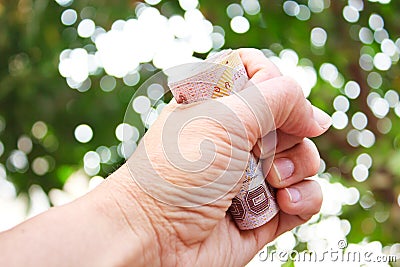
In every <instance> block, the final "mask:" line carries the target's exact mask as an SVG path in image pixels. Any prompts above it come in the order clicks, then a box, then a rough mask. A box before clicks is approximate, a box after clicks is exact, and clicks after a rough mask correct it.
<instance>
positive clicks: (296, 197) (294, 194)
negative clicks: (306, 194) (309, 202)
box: [285, 187, 301, 203]
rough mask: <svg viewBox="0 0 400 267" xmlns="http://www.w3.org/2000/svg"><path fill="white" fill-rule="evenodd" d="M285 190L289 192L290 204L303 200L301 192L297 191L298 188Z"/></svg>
mask: <svg viewBox="0 0 400 267" xmlns="http://www.w3.org/2000/svg"><path fill="white" fill-rule="evenodd" d="M285 189H286V192H287V193H288V195H289V198H290V202H292V203H296V202H299V201H300V199H301V194H300V191H299V190H297V189H296V188H292V187H287V188H285Z"/></svg>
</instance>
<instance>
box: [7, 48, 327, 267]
mask: <svg viewBox="0 0 400 267" xmlns="http://www.w3.org/2000/svg"><path fill="white" fill-rule="evenodd" d="M239 52H240V56H241V58H242V61H243V62H244V65H245V67H246V70H247V73H248V75H249V77H251V83H249V84H248V85H247V87H246V88H245V89H244V90H243V91H242V92H241V93H240V94H239V95H233V96H229V97H224V98H221V99H218V100H213V101H205V102H203V103H201V104H199V103H195V104H189V105H178V104H176V103H175V102H171V103H170V104H169V105H168V106H167V107H166V108H164V110H163V112H162V114H161V115H160V117H159V118H158V119H157V121H156V122H155V123H154V124H153V126H152V127H151V128H150V129H149V131H148V132H147V133H146V135H145V136H144V138H143V139H142V141H141V143H140V144H139V146H138V148H137V149H136V151H135V153H134V154H133V155H132V157H131V158H130V159H128V161H127V162H126V163H125V164H124V165H123V166H121V167H120V168H119V169H118V170H117V171H115V172H114V173H113V174H111V175H110V176H109V177H108V178H107V179H106V180H105V181H104V182H103V183H102V184H101V185H99V186H98V187H97V188H95V189H94V190H93V191H91V192H90V193H88V194H86V195H85V196H83V197H81V198H79V199H77V200H75V201H74V202H72V203H69V204H67V205H64V206H60V207H54V208H51V209H50V210H49V211H47V212H45V213H42V214H40V215H38V216H36V217H34V218H32V219H30V220H28V221H26V222H24V223H22V224H20V225H18V226H16V227H14V228H12V229H10V230H8V231H6V232H3V233H1V234H0V251H1V252H2V257H0V266H243V265H245V264H246V263H247V262H248V261H250V259H251V258H252V257H253V256H254V255H255V254H256V253H257V252H258V251H259V250H260V249H261V248H262V247H263V246H264V245H265V244H266V243H268V242H270V241H272V240H274V239H275V238H276V237H277V236H279V235H280V234H282V233H284V232H286V231H288V230H290V229H292V228H294V227H296V226H298V225H300V224H302V223H304V222H306V221H307V220H309V219H310V218H311V216H312V215H313V214H316V213H317V212H318V211H319V209H320V207H321V202H322V193H321V189H320V187H319V185H318V183H317V182H315V181H313V180H309V179H307V177H310V176H312V175H314V174H316V172H317V170H318V167H319V154H318V151H317V149H316V147H315V145H314V144H313V143H312V141H310V140H309V139H307V137H315V136H318V135H321V134H322V133H323V132H325V131H326V130H327V129H328V127H329V126H330V123H331V122H330V118H329V116H328V115H326V114H325V113H323V112H322V111H320V110H318V109H317V108H315V107H313V106H312V105H311V104H310V103H309V102H308V101H307V100H306V99H305V98H304V96H303V93H302V91H301V88H300V87H299V85H298V84H296V83H295V82H294V81H293V80H292V79H290V78H288V77H282V76H281V75H280V73H279V71H278V69H277V68H276V67H275V66H274V65H273V64H272V63H271V62H270V61H269V60H268V59H266V58H265V57H264V55H263V54H262V53H261V52H260V51H258V50H255V49H240V50H239ZM254 85H256V86H254ZM254 95H258V97H254ZM247 104H250V106H251V107H252V108H249V105H247ZM227 107H228V108H229V109H227ZM204 114H208V115H210V116H211V117H206V118H205V117H202V118H199V119H196V120H193V121H192V122H191V123H189V124H187V125H186V126H185V127H184V128H183V129H182V130H181V131H180V132H179V139H178V138H177V139H172V140H169V139H168V140H166V141H165V140H164V139H163V134H165V133H171V132H174V131H175V130H176V127H177V125H179V123H171V121H174V122H177V121H178V122H181V123H184V122H185V120H186V121H187V118H188V117H195V116H196V115H204ZM233 118H234V119H233ZM180 120H181V121H180ZM272 122H274V123H272ZM179 129H180V128H179ZM271 132H272V133H276V142H275V144H276V146H272V148H276V152H275V155H274V153H273V149H272V151H271V143H270V142H268V140H270V139H268V138H267V139H266V140H264V142H261V140H263V138H264V139H265V138H266V136H268V134H270V133H271ZM169 136H170V135H169ZM176 144H178V146H177V147H178V148H179V149H180V150H179V152H180V154H179V155H177V153H175V152H174V151H177V150H176V149H175V146H176ZM252 151H253V152H254V153H255V154H256V155H257V157H260V158H261V159H266V160H265V161H263V162H264V163H263V168H264V173H266V174H267V175H266V179H267V181H268V182H269V183H270V184H271V185H272V186H273V187H275V188H277V194H276V197H277V202H278V204H279V206H280V208H281V210H280V212H279V213H278V214H277V215H276V216H275V217H274V218H273V219H272V220H271V221H270V222H268V223H267V224H265V225H263V226H261V227H259V228H256V229H254V230H248V231H240V230H239V229H238V228H237V226H236V224H235V223H234V221H233V220H232V218H231V217H230V215H229V214H228V213H227V210H228V208H229V206H230V204H231V201H232V198H233V197H234V196H235V195H236V194H237V192H238V191H239V189H240V182H241V181H242V180H243V178H244V173H243V171H244V169H245V167H246V163H247V161H248V158H249V155H250V152H252ZM180 156H181V157H183V158H180ZM181 159H183V160H181ZM188 162H189V163H188ZM190 162H191V163H190ZM271 162H273V164H272V167H271V166H270V165H271ZM282 162H283V163H284V164H282ZM171 163H177V164H178V165H179V164H181V163H182V164H181V165H179V166H177V165H173V164H171ZM204 166H206V168H204V169H203V170H202V171H201V172H193V170H192V169H191V168H192V167H193V168H195V169H196V168H197V169H198V168H203V167H204ZM285 176H288V177H285ZM218 177H222V178H221V179H218V180H216V178H218ZM284 178H286V179H284ZM160 181H167V182H168V183H169V184H168V185H173V187H166V186H163V185H162V183H161V182H160ZM147 185H149V186H150V187H151V188H152V189H151V195H149V194H147V193H146V192H145V191H143V190H142V189H143V188H142V187H144V189H146V186H147ZM156 185H157V186H156ZM201 186H203V187H204V186H206V188H205V189H204V190H197V191H190V190H189V189H188V187H196V188H199V187H201ZM147 191H148V190H147ZM157 198H162V200H163V201H159V200H157ZM166 202H168V203H166ZM180 203H186V205H185V207H183V206H182V205H180ZM204 203H207V204H204ZM171 204H175V205H171Z"/></svg>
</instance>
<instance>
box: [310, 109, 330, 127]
mask: <svg viewBox="0 0 400 267" xmlns="http://www.w3.org/2000/svg"><path fill="white" fill-rule="evenodd" d="M313 113H314V114H313V115H314V120H315V121H316V122H317V123H318V125H319V126H320V127H321V128H322V129H328V128H329V126H331V124H332V119H331V117H330V116H329V115H328V114H326V113H325V112H324V111H322V110H320V109H319V108H317V107H314V106H313Z"/></svg>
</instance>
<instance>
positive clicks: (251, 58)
mask: <svg viewBox="0 0 400 267" xmlns="http://www.w3.org/2000/svg"><path fill="white" fill-rule="evenodd" d="M238 52H239V55H240V58H241V59H242V62H243V64H244V66H245V68H246V71H247V74H248V75H249V77H250V81H251V82H252V83H253V84H257V83H260V82H263V81H266V80H269V79H272V78H276V77H279V76H281V75H282V74H281V72H280V71H279V69H278V67H277V66H276V65H275V64H274V63H272V61H271V60H269V59H268V58H267V57H266V56H265V55H264V53H263V52H261V51H260V50H258V49H255V48H240V49H238Z"/></svg>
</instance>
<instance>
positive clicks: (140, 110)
mask: <svg viewBox="0 0 400 267" xmlns="http://www.w3.org/2000/svg"><path fill="white" fill-rule="evenodd" d="M0 25H1V27H0V230H5V229H8V228H10V227H12V226H13V225H15V224H17V223H19V222H21V221H23V220H25V219H26V218H29V217H31V216H34V215H36V214H38V213H40V212H42V211H44V210H46V209H48V208H49V207H50V206H53V205H60V204H63V203H67V202H69V201H71V200H73V199H75V198H76V197H78V196H80V195H82V194H84V193H85V192H87V191H88V190H90V189H91V188H93V187H95V186H96V185H97V184H98V183H100V182H101V181H102V180H103V179H104V178H105V177H106V176H107V175H108V174H109V173H111V172H112V171H113V170H115V169H116V168H118V166H119V165H120V164H121V163H123V162H124V159H125V158H126V157H127V156H129V155H130V154H131V153H132V152H133V151H134V149H135V147H136V144H137V142H138V141H139V140H140V138H141V136H142V135H143V134H144V132H145V129H146V127H149V126H150V125H144V123H143V121H144V119H145V118H146V117H148V116H149V115H150V116H152V117H153V118H155V117H156V116H157V114H158V113H159V112H160V111H161V109H162V107H163V106H164V105H165V104H164V103H163V102H162V101H161V102H160V101H158V102H157V105H156V106H154V107H153V108H152V109H151V114H149V113H148V112H146V111H147V110H148V108H149V107H150V106H152V104H154V103H155V100H157V99H158V98H159V97H161V96H162V90H160V88H159V86H158V85H157V84H154V85H152V86H149V88H147V95H142V96H140V97H138V98H136V99H135V100H134V101H133V104H132V105H129V102H130V100H131V98H132V96H133V95H134V93H135V91H136V90H137V89H138V88H139V86H140V85H141V84H142V83H143V82H144V81H146V79H148V78H149V77H150V76H152V75H153V74H154V73H156V72H158V71H159V70H162V69H165V68H168V67H170V66H174V65H177V64H180V63H184V62H191V61H193V60H196V58H206V57H207V56H208V55H209V54H212V53H214V52H216V51H219V50H221V49H225V48H239V47H256V48H259V49H262V51H263V52H264V53H265V55H266V56H268V57H269V58H270V59H271V60H272V61H273V62H274V63H275V64H276V65H277V66H278V67H279V68H280V69H281V71H282V73H283V74H285V75H289V76H292V77H293V78H295V79H296V80H297V81H298V82H299V83H300V84H301V86H302V88H303V91H304V94H305V95H306V96H307V97H308V99H309V100H310V101H311V102H312V103H313V104H314V105H316V106H318V107H320V108H322V109H323V110H325V111H327V112H328V113H329V114H331V116H332V119H333V127H332V128H331V129H330V130H329V131H328V132H327V133H326V134H325V135H324V136H323V137H320V138H316V139H315V142H316V143H317V145H318V147H319V148H320V152H321V168H320V171H319V175H318V177H316V179H317V180H318V181H319V182H320V184H321V186H322V188H323V191H324V203H323V207H322V210H321V212H320V214H318V215H316V216H314V217H313V218H312V219H311V220H310V222H308V223H307V224H306V225H303V226H300V227H298V228H296V229H295V230H293V231H292V232H289V233H286V234H284V235H283V236H282V237H280V238H278V239H277V240H276V241H275V242H273V243H271V244H268V248H276V249H281V250H285V249H287V250H291V249H297V250H298V251H301V250H305V249H309V250H313V249H328V248H330V247H335V246H336V247H337V242H338V240H340V239H344V240H346V241H347V243H348V244H349V246H348V248H351V247H352V248H355V249H366V250H368V251H374V252H377V253H378V252H379V253H385V254H387V255H397V256H398V257H399V256H400V244H399V243H398V242H399V241H400V167H399V165H400V150H399V148H400V131H399V130H400V124H399V122H400V102H399V88H400V72H399V70H400V69H399V64H398V61H399V57H400V1H397V0H374V1H372V0H369V1H367V0H348V1H347V0H346V1H344V0H297V1H278V0H276V1H272V0H268V1H258V0H242V1H239V0H236V1H215V0H213V1H211V0H201V1H197V0H180V1H171V0H161V1H160V0H146V1H144V2H139V1H128V0H114V1H105V0H96V1H91V0H80V1H74V0H55V1H54V0H15V1H7V0H0ZM162 100H163V101H164V102H168V100H169V99H168V97H164V98H162ZM128 105H129V106H128ZM127 108H128V109H129V108H131V109H133V110H134V111H135V112H136V113H137V119H136V120H135V123H132V124H127V123H124V113H125V110H126V109H127ZM269 264H270V265H277V266H279V265H281V262H274V263H269ZM391 264H392V265H395V266H400V265H399V260H398V262H397V263H391ZM396 264H397V265H396ZM249 265H251V266H257V265H260V261H259V259H258V258H257V257H256V258H255V259H254V260H253V261H252V262H251V263H250V264H249ZM264 265H265V264H264ZM284 265H285V266H292V265H296V266H302V265H303V266H308V265H307V264H302V263H297V262H296V263H295V264H294V263H292V262H288V263H285V264H284ZM378 265H379V266H387V265H388V263H383V264H382V263H380V264H378ZM349 266H350V265H349ZM351 266H353V265H351ZM354 266H358V265H354Z"/></svg>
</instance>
